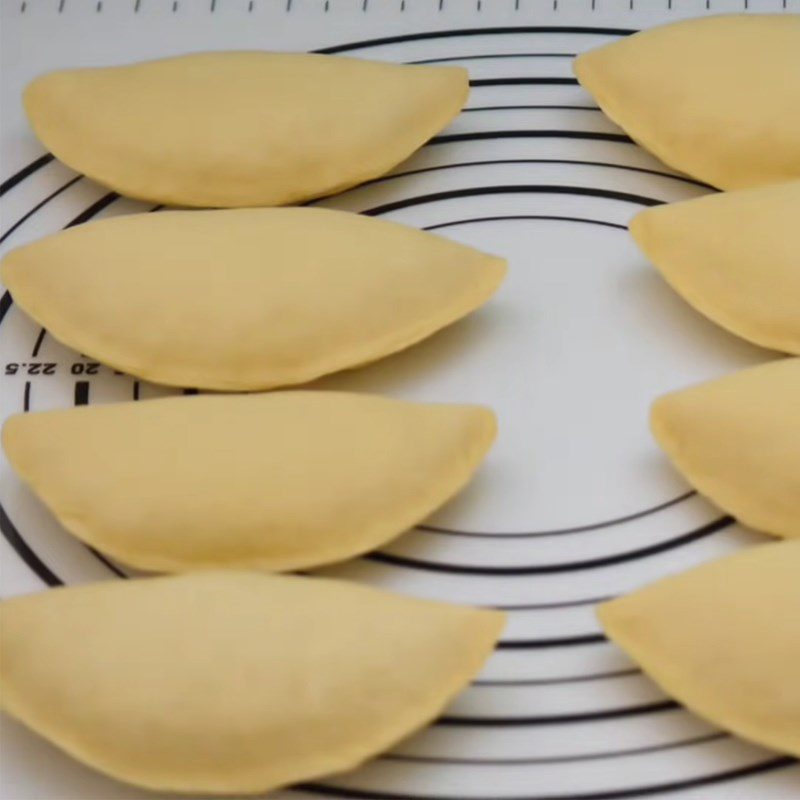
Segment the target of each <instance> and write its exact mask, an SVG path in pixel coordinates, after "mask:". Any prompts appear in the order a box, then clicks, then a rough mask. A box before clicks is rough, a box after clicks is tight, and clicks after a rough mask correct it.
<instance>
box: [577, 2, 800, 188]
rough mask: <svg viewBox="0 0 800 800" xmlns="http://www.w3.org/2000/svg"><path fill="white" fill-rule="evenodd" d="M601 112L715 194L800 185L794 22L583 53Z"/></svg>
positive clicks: (698, 26) (799, 49)
mask: <svg viewBox="0 0 800 800" xmlns="http://www.w3.org/2000/svg"><path fill="white" fill-rule="evenodd" d="M575 75H576V76H577V78H578V80H579V81H580V83H581V85H582V86H583V87H584V88H585V89H587V90H588V91H589V92H590V93H591V94H592V95H594V97H595V99H596V100H597V103H598V104H599V106H600V108H602V109H603V111H604V112H605V113H606V114H607V115H608V116H609V117H611V119H612V120H613V121H614V122H616V123H617V124H618V125H620V126H621V127H622V128H624V129H625V131H626V132H627V133H628V134H630V136H631V137H632V138H633V139H635V140H636V141H637V142H638V143H639V144H641V145H642V147H645V148H646V149H647V150H650V152H652V153H653V154H654V155H656V156H658V158H660V159H661V160H662V161H664V162H665V163H666V164H669V165H670V166H671V167H675V168H676V169H679V170H681V171H682V172H687V173H688V174H689V175H692V176H694V177H695V178H699V179H700V180H703V181H706V182H707V183H710V184H712V185H713V186H718V187H719V188H720V189H740V188H744V187H747V186H758V185H760V184H766V183H774V182H776V181H785V180H790V179H792V178H800V14H764V15H755V14H739V15H737V14H732V15H727V16H712V17H702V18H698V19H689V20H683V21H681V22H676V23H674V24H671V25H662V26H660V27H657V28H651V29H649V30H646V31H643V32H641V33H636V34H634V35H632V36H628V37H626V38H624V39H621V40H620V41H617V42H614V43H613V44H609V45H605V46H604V47H600V48H598V49H597V50H591V51H589V52H588V53H584V54H582V55H580V56H578V58H577V59H576V61H575Z"/></svg>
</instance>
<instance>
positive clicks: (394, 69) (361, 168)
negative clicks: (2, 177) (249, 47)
mask: <svg viewBox="0 0 800 800" xmlns="http://www.w3.org/2000/svg"><path fill="white" fill-rule="evenodd" d="M468 94H469V80H468V74H467V71H466V70H465V69H463V68H461V67H438V66H437V67H432V66H424V65H414V66H410V65H401V64H391V63H385V62H379V61H366V60H362V59H357V58H345V57H342V56H326V55H312V54H306V53H266V52H257V51H250V52H248V51H236V52H209V53H193V54H190V55H183V56H178V57H174V58H164V59H159V60H157V61H147V62H142V63H136V64H127V65H124V66H114V67H95V68H88V69H70V70H62V71H59V72H52V73H49V74H46V75H43V76H41V77H39V78H37V79H36V80H34V81H33V82H32V83H31V84H29V85H28V87H27V88H26V90H25V93H24V98H23V99H24V104H25V110H26V112H27V115H28V119H29V120H30V123H31V126H32V127H33V130H34V131H35V133H36V135H37V136H38V137H39V139H40V140H41V141H42V143H43V144H44V145H45V147H47V149H48V150H50V151H52V152H53V153H54V154H55V155H56V156H57V157H58V158H59V159H61V161H63V162H64V163H65V164H67V165H68V166H70V167H72V168H73V169H75V170H78V171H79V172H82V173H84V174H86V175H88V176H89V177H90V178H94V179H95V180H97V181H99V182H100V183H102V184H104V185H106V186H108V187H110V188H111V189H114V190H115V191H116V192H119V193H120V194H122V195H126V196H128V197H135V198H138V199H141V200H151V201H153V202H157V203H167V204H172V205H185V206H225V207H233V206H256V205H264V206H266V205H270V206H272V205H283V204H286V203H298V202H301V201H304V200H308V199H310V198H313V197H321V196H322V195H326V194H332V193H334V192H339V191H341V190H343V189H347V188H348V187H350V186H354V185H356V184H358V183H361V182H363V181H366V180H368V179H370V178H375V177H377V176H379V175H382V174H383V173H385V172H387V171H388V170H389V169H391V168H392V167H393V166H395V164H398V163H399V162H401V161H403V160H404V159H405V158H407V157H408V156H409V155H411V153H413V152H414V151H415V150H416V149H417V148H418V147H420V146H421V145H423V144H424V143H425V142H426V141H427V140H428V139H430V138H431V136H433V135H434V134H435V133H438V131H440V130H441V129H442V128H444V127H445V126H446V125H447V123H448V122H450V120H451V119H453V117H455V116H456V114H458V112H459V111H460V110H461V107H462V106H463V105H464V103H465V102H466V99H467V95H468Z"/></svg>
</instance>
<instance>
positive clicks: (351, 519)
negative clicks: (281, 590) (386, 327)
mask: <svg viewBox="0 0 800 800" xmlns="http://www.w3.org/2000/svg"><path fill="white" fill-rule="evenodd" d="M495 430H496V423H495V418H494V414H493V413H492V412H491V411H490V410H489V409H487V408H483V407H481V406H458V405H445V404H426V403H409V402H404V401H401V400H391V399H389V398H385V397H379V396H372V395H364V394H346V393H339V392H320V391H313V392H312V391H308V392H275V393H273V394H264V395H239V396H231V395H200V396H197V397H175V398H166V399H161V400H147V401H142V402H139V403H133V402H131V403H116V404H112V405H100V406H86V407H81V408H74V409H68V410H63V411H43V412H38V413H32V414H18V415H15V416H12V417H11V418H9V419H8V421H7V422H6V424H5V426H4V428H3V447H4V449H5V451H6V454H7V456H8V458H9V460H10V462H11V464H12V466H13V467H14V469H15V470H16V471H17V472H18V473H19V475H20V476H21V477H22V479H23V480H24V481H25V482H26V483H27V484H29V485H30V486H31V487H32V488H33V490H34V491H35V492H36V493H37V494H38V495H39V496H40V497H41V498H42V500H43V501H44V502H45V504H46V505H47V506H48V507H49V508H50V509H51V510H52V511H53V513H54V514H55V515H56V517H58V519H59V520H60V521H61V523H62V524H63V525H64V526H65V527H66V528H67V529H68V530H70V531H71V532H72V533H74V534H75V535H76V536H78V537H79V538H80V539H82V540H83V541H85V542H87V543H88V544H90V545H92V546H94V547H96V548H98V549H100V550H103V551H105V552H107V553H109V554H111V555H112V556H114V557H115V558H118V559H119V560H120V561H123V562H125V563H127V564H131V565H133V566H135V567H139V568H141V569H147V570H155V571H164V572H180V571H184V570H190V569H197V568H203V567H206V568H208V567H245V568H246V567H253V568H261V569H268V570H291V569H299V568H304V567H310V566H314V565H319V564H325V563H329V562H333V561H341V560H343V559H346V558H349V557H351V556H354V555H356V554H359V553H363V552H365V551H367V550H371V549H372V548H374V547H377V546H379V545H381V544H383V543H384V542H386V541H388V540H389V539H391V538H393V537H394V536H396V535H397V534H399V533H402V532H403V531H405V530H407V529H408V528H410V527H411V526H413V525H414V524H415V523H417V522H419V521H420V520H422V519H424V518H425V517H426V516H428V515H429V514H431V513H432V512H433V511H434V510H436V509H437V508H438V507H439V506H440V505H442V503H444V502H445V501H446V500H448V499H449V498H450V497H451V496H452V495H454V494H455V493H456V492H458V491H459V490H460V489H461V488H462V487H463V486H464V485H465V484H466V483H467V481H468V480H469V479H470V477H471V476H472V474H473V472H474V471H475V470H476V469H477V467H478V464H479V463H480V462H481V460H482V459H483V457H484V456H485V454H486V452H487V450H488V449H489V447H490V446H491V443H492V441H493V439H494V436H495Z"/></svg>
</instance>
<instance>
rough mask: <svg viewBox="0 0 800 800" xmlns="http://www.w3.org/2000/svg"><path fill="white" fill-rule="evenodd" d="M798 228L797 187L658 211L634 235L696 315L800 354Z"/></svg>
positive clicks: (644, 216)
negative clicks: (696, 311)
mask: <svg viewBox="0 0 800 800" xmlns="http://www.w3.org/2000/svg"><path fill="white" fill-rule="evenodd" d="M798 102H800V95H798ZM799 223H800V181H792V182H789V183H779V184H773V185H771V186H763V187H758V188H755V189H742V190H741V191H737V192H726V193H723V194H714V195H708V196H706V197H700V198H698V199H696V200H687V201H685V202H682V203H671V204H670V205H663V206H657V207H656V208H651V209H648V210H647V211H643V212H642V213H640V214H638V215H637V216H636V217H634V218H633V221H632V222H631V225H630V230H631V233H632V234H633V238H634V239H635V240H636V243H637V244H638V245H639V247H641V248H642V250H643V251H644V253H645V255H646V256H647V257H648V258H649V259H650V260H651V261H652V262H653V264H655V266H656V267H658V269H659V270H660V271H661V273H662V275H663V276H664V277H665V278H666V280H667V281H668V283H669V284H670V285H671V286H672V287H673V288H674V289H675V290H676V291H677V292H678V293H679V294H681V295H682V296H683V297H684V298H685V299H686V300H687V301H688V302H689V303H691V304H692V305H693V306H694V307H695V308H696V309H697V310H698V311H700V312H701V313H703V314H705V315H706V316H707V317H708V318H709V319H711V320H713V321H714V322H716V323H717V324H718V325H721V326H722V327H723V328H726V329H727V330H729V331H731V333H735V334H736V335H738V336H741V337H742V338H743V339H747V340H749V341H751V342H754V343H755V344H759V345H761V346H762V347H769V348H772V349H773V350H782V351H784V352H787V353H795V354H800V224H799Z"/></svg>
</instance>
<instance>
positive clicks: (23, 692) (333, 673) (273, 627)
mask: <svg viewBox="0 0 800 800" xmlns="http://www.w3.org/2000/svg"><path fill="white" fill-rule="evenodd" d="M0 621H1V622H2V624H0V644H2V660H0V681H2V693H0V698H2V705H3V707H4V709H5V710H6V711H8V712H9V713H10V714H12V715H13V716H14V717H16V718H18V719H19V720H21V721H22V722H24V723H25V724H26V725H28V726H29V727H30V728H32V729H33V730H34V731H36V732H37V733H39V734H40V735H42V736H44V737H45V738H46V739H49V740H50V741H51V742H53V743H54V744H56V745H58V746H59V747H60V748H62V749H63V750H65V751H66V752H68V753H69V754H70V755H72V756H74V757H75V758H77V759H79V760H80V761H83V762H84V763H86V764H89V765H90V766H92V767H94V768H96V769H98V770H100V771H102V772H104V773H107V774H108V775H111V776H113V777H115V778H118V779H120V780H123V781H127V782H129V783H133V784H136V785H139V786H143V787H146V788H148V789H152V790H155V791H159V792H167V791H179V792H203V793H210V794H225V793H228V794H235V795H236V796H237V797H240V796H241V794H243V793H250V792H262V791H266V790H269V789H274V788H275V787H278V786H283V785H285V784H289V783H294V782H296V781H300V780H306V779H310V778H315V777H318V776H322V775H328V774H330V773H336V772H342V771H345V770H349V769H352V768H354V767H356V766H358V765H359V764H360V763H361V762H363V761H364V760H365V759H367V758H370V757H371V756H374V755H376V754H377V753H380V752H382V751H384V750H386V749H388V748H389V747H391V746H392V745H394V744H395V743H396V742H397V741H398V740H400V739H402V738H403V737H405V736H407V735H408V734H410V733H412V732H413V731H415V730H416V729H418V728H420V727H421V726H423V725H425V724H426V723H427V722H429V721H431V720H432V719H433V718H434V717H436V716H437V715H438V714H439V713H440V712H441V711H442V709H443V708H444V707H445V706H446V705H447V704H448V703H449V702H450V701H451V700H452V699H453V698H454V696H455V695H456V694H457V693H458V692H459V691H460V690H461V689H462V688H463V687H464V686H465V685H466V684H467V683H468V682H469V681H470V679H471V678H472V677H473V676H474V675H475V674H476V673H477V672H478V671H479V670H480V668H481V667H482V665H483V663H484V661H485V660H486V658H487V657H488V656H489V654H490V653H491V651H492V648H493V646H494V643H495V641H496V640H497V638H498V636H499V634H500V631H501V629H502V627H503V622H504V617H503V615H502V614H500V613H498V612H496V611H488V610H478V609H472V608H464V607H460V606H454V605H449V604H446V603H438V602H431V601H427V600H417V599H412V598H408V597H402V596H400V595H395V594H389V593H387V592H382V591H378V590H376V589H371V588H367V587H363V586H358V585H356V584H347V583H340V582H337V581H332V580H326V579H322V578H301V577H294V576H293V577H290V576H267V575H256V574H252V573H246V572H205V573H194V574H191V575H182V576H179V577H170V578H151V579H140V580H133V581H127V582H121V581H117V582H114V583H96V584H91V585H87V586H80V587H70V588H62V589H54V590H51V591H48V592H44V593H42V594H37V595H32V596H27V597H19V598H14V599H11V600H6V601H4V602H3V603H2V604H0Z"/></svg>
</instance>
